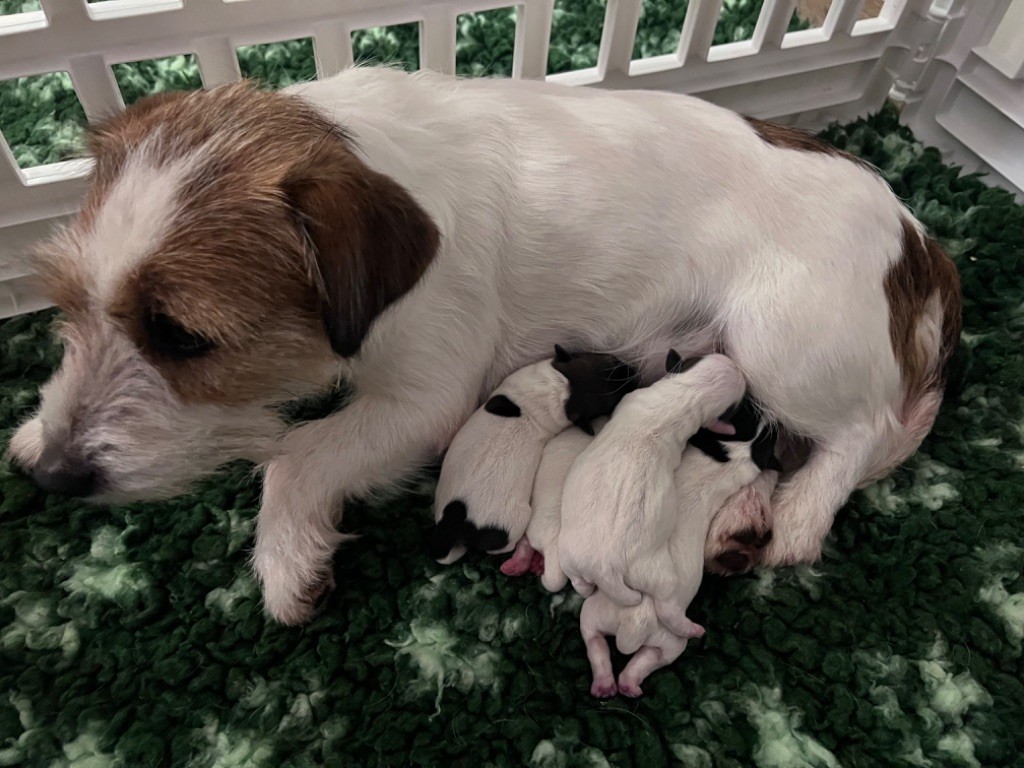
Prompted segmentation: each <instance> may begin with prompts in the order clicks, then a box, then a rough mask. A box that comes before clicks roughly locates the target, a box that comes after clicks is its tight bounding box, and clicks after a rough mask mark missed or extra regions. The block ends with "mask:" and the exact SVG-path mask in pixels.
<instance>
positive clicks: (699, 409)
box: [558, 351, 745, 636]
mask: <svg viewBox="0 0 1024 768" xmlns="http://www.w3.org/2000/svg"><path fill="white" fill-rule="evenodd" d="M666 368H667V370H668V372H669V375H668V376H666V377H665V378H664V379H662V380H661V381H658V382H656V383H655V384H653V385H651V386H650V387H647V388H646V389H641V390H638V391H636V392H633V393H631V394H630V395H628V396H627V397H625V398H624V399H623V401H622V403H621V404H620V405H619V406H618V408H617V409H616V411H615V415H614V417H613V418H612V419H611V421H609V422H608V424H607V426H605V428H604V429H603V430H602V431H601V434H600V436H598V437H597V438H596V439H595V440H594V442H593V443H591V445H590V446H589V447H588V448H587V449H586V450H585V451H583V453H582V454H581V455H580V457H579V459H577V461H576V463H575V464H573V466H572V469H571V470H570V471H569V476H568V478H566V482H565V490H564V492H563V497H562V530H561V532H560V533H559V536H558V554H559V557H560V560H561V567H562V570H563V571H565V574H566V576H568V577H569V579H570V580H571V581H572V584H573V588H575V589H576V591H577V592H579V593H580V594H582V595H583V596H584V597H587V596H589V595H590V594H591V593H592V592H593V591H594V587H595V586H596V587H597V588H599V589H600V590H601V591H603V592H605V593H606V596H607V597H608V598H610V599H611V600H613V601H615V602H616V603H618V604H619V605H623V606H633V605H638V604H639V603H640V600H641V598H642V595H641V593H640V592H639V591H638V590H637V589H634V588H633V587H632V586H630V584H629V577H630V574H631V571H632V570H633V569H634V568H636V567H638V566H639V564H640V562H641V561H642V560H644V559H646V558H654V559H655V560H656V561H657V562H656V567H657V568H660V569H662V570H664V571H670V570H671V568H672V564H671V562H670V559H669V555H668V549H667V546H666V542H667V541H668V540H669V538H670V537H671V535H672V531H673V530H674V528H675V522H676V516H677V510H678V509H679V504H678V499H677V497H676V489H675V482H674V476H675V471H676V469H677V468H678V467H679V463H680V461H681V456H682V452H683V446H685V445H686V442H687V440H689V439H690V438H691V437H693V436H694V434H695V433H696V432H697V431H698V429H699V428H700V427H701V425H706V424H711V423H714V422H715V420H716V416H718V415H719V414H722V413H723V412H725V411H727V410H729V409H731V408H732V407H733V406H735V405H738V404H739V402H740V400H741V399H742V397H743V392H744V389H745V384H744V380H743V376H742V374H740V372H739V369H738V368H737V367H736V365H735V364H734V363H733V362H732V361H731V360H730V359H729V358H727V357H725V356H724V355H709V356H707V357H704V358H700V359H697V360H690V361H685V362H684V361H682V360H680V359H679V355H678V354H676V353H675V352H674V351H671V352H669V355H668V359H667V360H666ZM666 607H667V606H665V605H663V604H660V603H659V602H658V601H657V600H655V603H654V608H655V611H656V612H657V615H658V618H659V619H660V620H661V621H662V622H664V623H665V624H666V626H667V627H668V628H669V629H671V630H672V631H673V632H675V633H676V634H677V635H680V636H686V635H689V634H691V633H692V632H693V631H694V630H693V626H692V624H691V623H690V622H688V621H686V618H685V616H683V615H681V614H673V613H671V612H670V611H669V610H666Z"/></svg>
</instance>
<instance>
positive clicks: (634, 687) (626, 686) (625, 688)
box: [619, 680, 644, 699]
mask: <svg viewBox="0 0 1024 768" xmlns="http://www.w3.org/2000/svg"><path fill="white" fill-rule="evenodd" d="M619 693H621V694H622V695H623V696H625V697H627V698H630V699H639V698H640V697H641V696H643V695H644V692H643V691H642V690H640V685H639V684H638V683H634V682H632V681H623V680H620V681H619Z"/></svg>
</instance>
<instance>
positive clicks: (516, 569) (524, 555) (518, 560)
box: [501, 536, 539, 576]
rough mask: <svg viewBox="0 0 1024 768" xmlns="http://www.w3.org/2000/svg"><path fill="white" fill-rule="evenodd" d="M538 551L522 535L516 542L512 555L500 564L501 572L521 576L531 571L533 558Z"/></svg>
mask: <svg viewBox="0 0 1024 768" xmlns="http://www.w3.org/2000/svg"><path fill="white" fill-rule="evenodd" d="M538 554H539V553H538V552H537V551H536V550H535V549H534V548H533V547H532V546H530V540H529V539H527V538H526V537H525V536H523V537H522V538H521V539H520V540H519V542H518V543H517V544H516V548H515V551H514V552H513V553H512V556H511V557H510V558H509V559H508V560H506V561H505V562H504V563H502V564H501V572H502V573H504V574H505V575H506V576H522V575H523V574H524V573H528V572H530V571H531V569H532V566H533V559H534V557H536V556H537V555H538Z"/></svg>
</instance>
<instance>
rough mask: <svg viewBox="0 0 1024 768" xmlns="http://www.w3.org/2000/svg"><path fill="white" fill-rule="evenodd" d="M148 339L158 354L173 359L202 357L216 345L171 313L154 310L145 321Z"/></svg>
mask: <svg viewBox="0 0 1024 768" xmlns="http://www.w3.org/2000/svg"><path fill="white" fill-rule="evenodd" d="M145 330H146V340H147V343H148V344H149V345H150V347H151V348H152V349H153V351H154V352H156V353H157V354H158V355H161V356H164V357H168V358H171V359H172V360H189V359H191V358H195V357H202V356H203V355H205V354H207V353H208V352H210V351H211V350H212V349H213V348H214V347H215V346H216V345H215V344H214V343H213V342H212V341H211V340H210V339H208V338H206V337H205V336H203V335H202V334H199V333H196V332H195V331H190V330H188V329H187V328H185V327H184V326H183V325H182V324H181V323H179V322H178V321H177V320H175V319H174V318H173V317H171V316H170V315H165V314H164V313H163V312H154V313H153V314H151V315H149V316H148V317H147V318H146V321H145Z"/></svg>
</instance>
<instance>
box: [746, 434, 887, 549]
mask: <svg viewBox="0 0 1024 768" xmlns="http://www.w3.org/2000/svg"><path fill="white" fill-rule="evenodd" d="M880 432H881V430H876V429H875V428H874V427H873V426H871V425H860V426H859V427H854V428H851V429H849V430H847V431H846V432H844V433H841V434H840V435H837V436H836V437H834V438H832V439H830V440H827V441H818V442H817V444H816V445H815V446H814V448H813V449H812V450H811V455H810V458H809V459H808V460H807V463H806V464H805V465H804V466H803V467H801V468H800V469H798V470H797V471H796V472H795V473H794V474H793V476H792V477H791V478H790V479H789V480H787V482H785V483H784V484H783V485H781V486H780V487H779V488H778V490H777V491H776V493H775V496H774V497H773V498H772V539H771V541H770V542H769V543H768V546H767V547H765V549H764V550H763V552H762V557H761V563H762V564H763V565H767V566H779V565H793V564H795V563H813V562H815V561H817V560H818V559H820V558H821V546H822V543H823V542H824V540H825V537H826V536H827V535H828V532H829V529H831V527H832V522H833V520H834V519H835V514H836V512H837V511H838V510H839V508H840V507H841V506H842V505H843V504H845V503H846V500H847V499H848V498H849V497H850V494H851V493H853V491H854V490H855V489H856V488H857V486H858V485H859V484H860V482H861V480H862V479H863V478H864V476H865V473H866V471H867V470H868V469H869V467H870V465H871V462H872V461H873V459H874V457H875V456H877V455H878V454H879V453H880V452H884V451H885V450H886V449H887V440H886V439H885V436H884V433H882V434H880Z"/></svg>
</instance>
